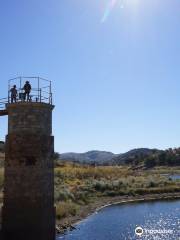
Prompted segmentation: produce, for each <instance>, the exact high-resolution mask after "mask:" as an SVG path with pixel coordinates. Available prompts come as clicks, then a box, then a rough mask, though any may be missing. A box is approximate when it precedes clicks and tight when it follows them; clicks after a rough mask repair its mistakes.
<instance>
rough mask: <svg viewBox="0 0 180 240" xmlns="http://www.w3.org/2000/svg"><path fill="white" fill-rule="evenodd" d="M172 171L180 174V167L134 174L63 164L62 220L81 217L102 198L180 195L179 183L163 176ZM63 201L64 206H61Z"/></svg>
mask: <svg viewBox="0 0 180 240" xmlns="http://www.w3.org/2000/svg"><path fill="white" fill-rule="evenodd" d="M169 170H170V173H178V172H180V168H178V167H177V168H171V169H168V168H165V167H163V168H160V167H159V168H155V169H151V170H147V171H144V170H139V171H137V170H136V171H133V170H131V168H130V167H128V166H123V167H122V166H113V167H111V166H104V167H100V166H99V167H92V166H82V165H78V164H70V163H63V164H61V166H59V167H56V168H55V201H56V203H57V206H58V208H57V210H58V211H57V214H58V217H60V216H61V217H62V215H63V217H69V216H73V215H75V214H78V211H79V210H80V208H81V206H84V205H88V204H89V203H92V202H94V201H96V199H97V198H101V197H106V196H107V197H114V196H124V195H128V196H137V195H145V194H152V193H153V194H154V193H157V194H161V193H170V192H171V193H172V192H180V181H179V180H177V181H172V180H171V179H168V177H166V176H163V175H161V174H164V173H169ZM61 202H63V207H61V205H60V204H59V203H61ZM62 208H63V211H62ZM61 211H62V212H61Z"/></svg>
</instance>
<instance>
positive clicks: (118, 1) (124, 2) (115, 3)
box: [101, 0, 140, 23]
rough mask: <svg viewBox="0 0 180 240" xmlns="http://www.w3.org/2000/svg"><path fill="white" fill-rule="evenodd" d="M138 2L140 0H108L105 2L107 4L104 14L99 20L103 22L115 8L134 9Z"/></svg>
mask: <svg viewBox="0 0 180 240" xmlns="http://www.w3.org/2000/svg"><path fill="white" fill-rule="evenodd" d="M139 2H140V0H109V1H108V3H107V6H106V8H105V11H104V15H103V17H102V19H101V22H102V23H103V22H105V21H106V20H107V19H108V17H109V16H110V14H111V13H112V11H113V10H114V9H115V8H119V9H124V8H131V9H135V8H137V6H138V5H139Z"/></svg>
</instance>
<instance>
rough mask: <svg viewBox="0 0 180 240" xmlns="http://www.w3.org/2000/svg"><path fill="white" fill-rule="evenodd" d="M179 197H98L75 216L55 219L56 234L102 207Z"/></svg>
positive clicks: (159, 195) (74, 225) (177, 196)
mask: <svg viewBox="0 0 180 240" xmlns="http://www.w3.org/2000/svg"><path fill="white" fill-rule="evenodd" d="M178 199H180V192H175V193H161V194H146V195H143V196H141V195H138V196H127V195H126V196H116V197H100V198H99V199H97V200H96V201H94V202H92V203H90V204H88V205H86V206H82V207H81V209H80V211H79V214H77V215H76V216H70V217H66V218H64V219H62V220H57V221H56V231H57V234H58V235H62V234H65V233H66V232H67V231H68V230H70V231H71V230H74V229H76V225H78V224H79V223H81V222H82V221H84V220H85V219H86V218H88V217H89V216H91V215H93V214H95V213H98V212H99V211H101V210H102V209H104V208H106V207H109V206H112V205H118V204H133V203H140V202H148V201H158V200H161V201H165V200H178Z"/></svg>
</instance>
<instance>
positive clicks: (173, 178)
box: [161, 174, 180, 181]
mask: <svg viewBox="0 0 180 240" xmlns="http://www.w3.org/2000/svg"><path fill="white" fill-rule="evenodd" d="M161 176H164V177H167V178H168V179H169V178H171V179H172V180H173V181H176V180H180V175H179V174H173V175H171V174H161Z"/></svg>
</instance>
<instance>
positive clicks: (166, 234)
mask: <svg viewBox="0 0 180 240" xmlns="http://www.w3.org/2000/svg"><path fill="white" fill-rule="evenodd" d="M138 226H140V227H142V229H143V230H144V233H143V234H142V236H141V237H138V236H137V235H136V234H135V228H136V227H138ZM76 227H77V229H76V230H73V231H72V232H70V231H69V232H67V234H66V235H64V236H59V237H57V240H136V239H139V240H151V239H152V240H179V239H180V200H174V201H168V200H167V201H152V202H144V203H142V202H141V203H131V204H123V205H113V206H109V207H106V208H104V209H102V210H101V211H100V212H98V213H95V214H93V215H91V216H90V217H88V218H87V219H85V220H84V221H82V222H81V223H79V224H78V225H77V226H76ZM157 231H158V232H157Z"/></svg>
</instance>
